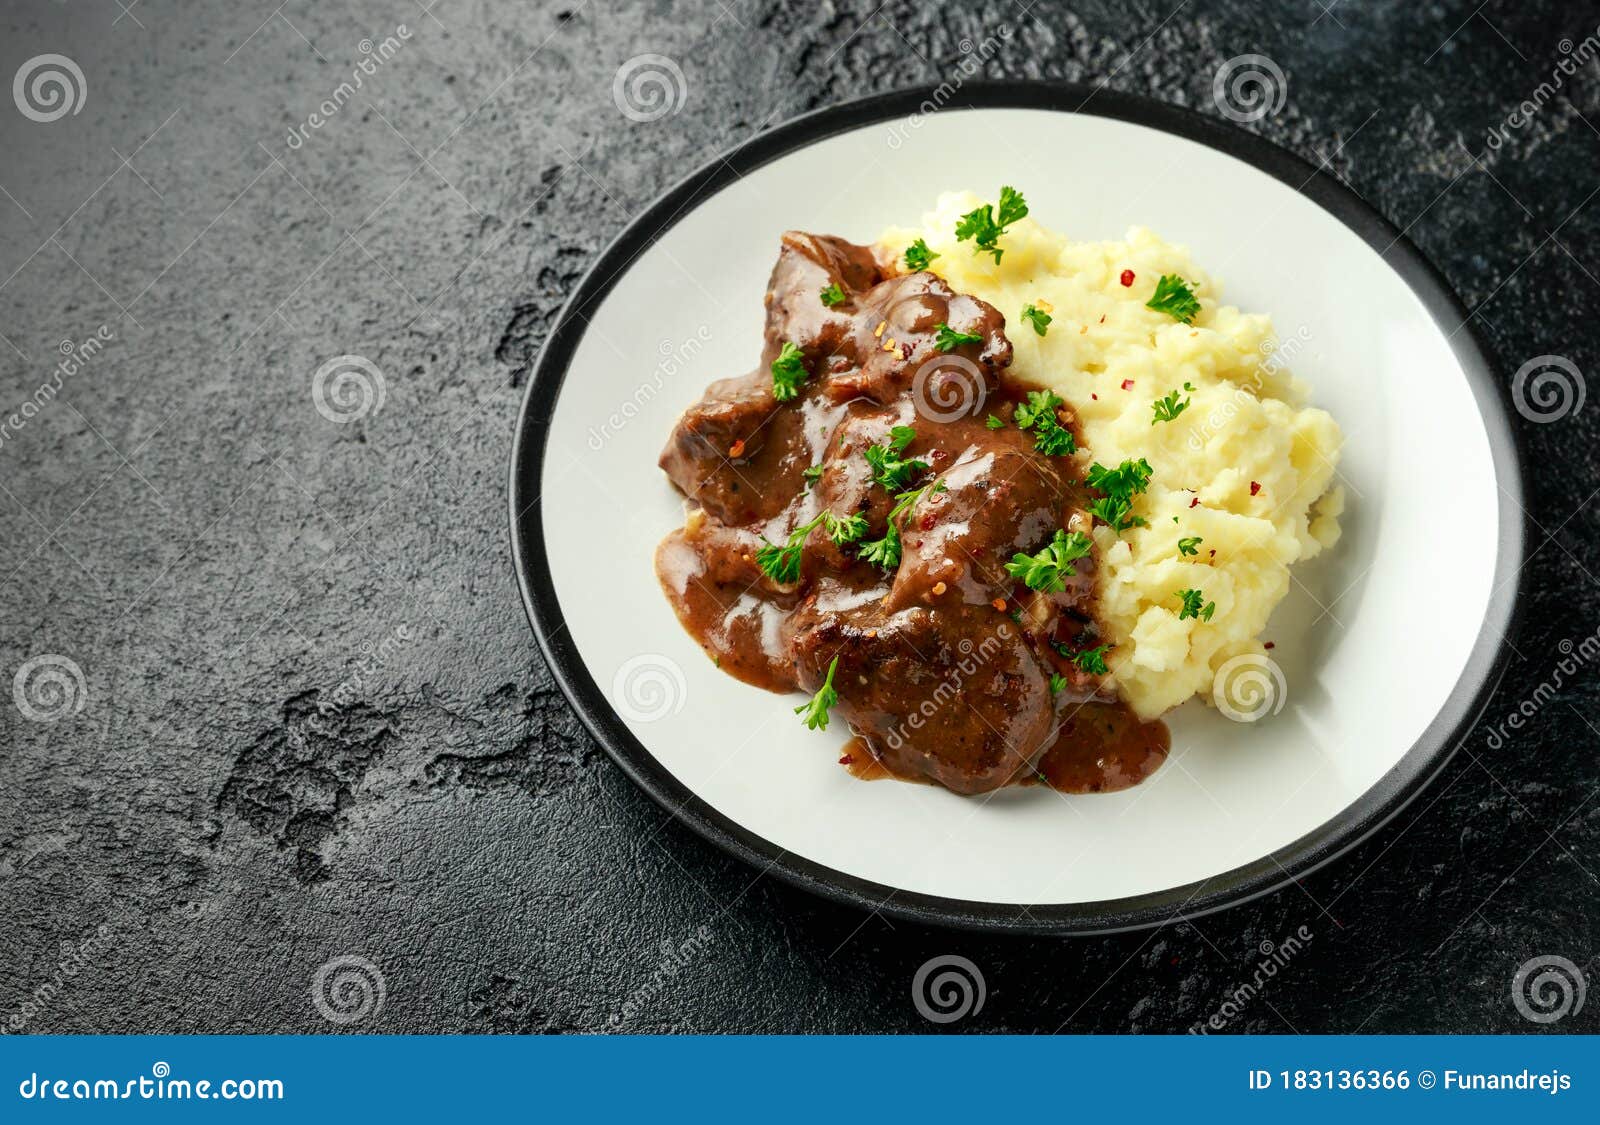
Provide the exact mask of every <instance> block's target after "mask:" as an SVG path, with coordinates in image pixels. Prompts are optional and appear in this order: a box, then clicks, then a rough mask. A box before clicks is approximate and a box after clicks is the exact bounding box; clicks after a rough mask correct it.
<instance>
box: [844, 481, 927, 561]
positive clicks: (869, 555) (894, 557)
mask: <svg viewBox="0 0 1600 1125" xmlns="http://www.w3.org/2000/svg"><path fill="white" fill-rule="evenodd" d="M944 490H945V484H944V481H938V482H937V483H934V484H925V485H923V486H922V487H921V488H913V489H911V490H910V491H908V492H902V493H900V494H898V495H897V496H896V497H895V506H894V507H893V508H891V509H889V519H888V526H887V527H886V528H885V529H884V533H883V538H882V539H874V540H873V541H872V542H870V543H863V544H862V545H861V550H860V552H859V557H860V558H862V559H865V560H866V561H867V562H869V563H872V564H873V565H874V566H877V567H882V568H883V569H884V570H894V569H895V568H896V567H898V566H899V565H900V555H901V552H902V547H903V545H902V543H901V541H900V522H901V520H902V519H903V518H904V516H905V514H906V513H907V512H909V511H911V509H912V508H913V507H915V506H916V503H917V501H919V500H921V499H922V498H923V497H924V496H926V495H927V494H928V493H929V492H934V493H939V492H943V491H944Z"/></svg>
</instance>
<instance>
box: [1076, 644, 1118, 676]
mask: <svg viewBox="0 0 1600 1125" xmlns="http://www.w3.org/2000/svg"><path fill="white" fill-rule="evenodd" d="M1110 648H1111V646H1110V645H1109V644H1104V645H1095V646H1094V648H1086V649H1084V650H1083V651H1082V652H1079V653H1074V654H1073V657H1072V662H1073V663H1074V664H1076V665H1077V666H1078V667H1079V668H1082V669H1083V670H1084V671H1085V672H1087V673H1089V674H1090V675H1091V676H1103V675H1105V674H1106V652H1107V650H1108V649H1110Z"/></svg>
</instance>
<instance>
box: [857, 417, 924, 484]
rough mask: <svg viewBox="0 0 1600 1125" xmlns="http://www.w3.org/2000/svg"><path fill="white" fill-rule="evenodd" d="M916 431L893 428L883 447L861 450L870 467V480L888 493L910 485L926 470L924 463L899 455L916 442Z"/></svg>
mask: <svg viewBox="0 0 1600 1125" xmlns="http://www.w3.org/2000/svg"><path fill="white" fill-rule="evenodd" d="M916 437H917V431H916V430H915V429H913V428H912V427H910V426H895V427H894V428H893V429H891V430H890V431H889V441H888V442H887V444H884V445H869V446H867V448H866V449H865V450H863V456H865V457H866V459H867V464H869V465H871V466H872V479H873V480H874V481H875V482H876V483H878V484H881V485H883V487H885V488H887V489H888V490H889V491H890V492H899V491H900V490H901V489H903V488H905V486H906V485H908V484H910V483H911V478H912V477H914V476H916V475H917V474H918V473H920V472H923V471H925V470H926V469H927V468H928V463H927V462H926V461H916V460H909V461H908V460H906V459H905V458H903V457H901V456H900V454H902V453H904V452H905V450H906V446H908V445H910V444H911V443H912V442H913V441H915V440H916Z"/></svg>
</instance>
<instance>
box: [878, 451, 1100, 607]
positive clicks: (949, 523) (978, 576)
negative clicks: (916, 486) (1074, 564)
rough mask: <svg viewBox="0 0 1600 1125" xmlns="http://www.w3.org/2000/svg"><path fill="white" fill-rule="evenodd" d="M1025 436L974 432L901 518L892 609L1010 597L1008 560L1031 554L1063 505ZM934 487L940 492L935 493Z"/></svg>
mask: <svg viewBox="0 0 1600 1125" xmlns="http://www.w3.org/2000/svg"><path fill="white" fill-rule="evenodd" d="M1026 436H1027V435H1025V434H1022V433H1021V432H1020V431H1018V430H1015V429H1009V430H999V431H994V432H988V431H984V432H983V436H982V437H981V438H978V437H977V436H976V435H974V441H973V443H972V444H971V445H968V446H967V447H966V449H964V450H963V451H962V452H961V453H960V454H959V455H958V456H957V457H956V459H955V462H954V464H952V465H951V466H950V467H949V468H948V469H946V470H945V471H944V472H943V473H940V474H939V476H938V478H937V479H936V481H935V488H934V489H929V491H928V492H926V493H924V494H923V497H922V499H921V500H919V501H918V502H917V504H916V505H915V506H914V507H913V508H912V509H911V510H910V511H909V512H908V513H907V514H906V517H905V521H904V530H903V531H902V532H901V536H900V538H901V542H902V544H903V554H902V557H901V562H900V569H899V571H898V573H896V575H895V580H894V590H893V592H892V593H891V594H890V595H889V605H888V608H889V610H890V611H891V612H892V611H894V610H898V609H904V608H906V607H907V606H911V605H918V604H930V603H938V604H943V602H945V601H947V600H955V601H965V602H969V603H973V604H988V603H990V602H992V601H994V600H995V598H997V597H998V598H1005V597H1008V596H1009V594H1010V591H1011V589H1012V587H1013V586H1015V585H1016V579H1015V578H1012V577H1011V575H1010V574H1008V573H1007V572H1006V563H1008V562H1010V561H1011V556H1012V555H1013V554H1015V553H1016V552H1018V551H1029V552H1031V551H1036V550H1038V549H1039V548H1040V547H1042V546H1043V545H1044V544H1045V543H1048V542H1049V541H1050V537H1051V536H1052V535H1054V534H1055V532H1056V529H1057V528H1059V527H1060V526H1061V509H1062V506H1063V504H1064V503H1065V501H1066V486H1065V484H1064V483H1063V482H1062V480H1061V477H1060V475H1059V474H1058V472H1057V471H1056V469H1055V468H1054V467H1053V466H1052V465H1051V464H1050V463H1049V462H1048V461H1047V460H1046V459H1045V458H1041V457H1038V456H1036V455H1035V454H1033V453H1032V452H1031V451H1030V450H1029V449H1028V448H1027V447H1026V445H1025V444H1024V441H1025V439H1026ZM939 485H943V486H944V489H943V491H936V489H937V487H938V486H939ZM1070 581H1072V580H1069V582H1070ZM940 583H943V584H944V586H943V588H942V589H941V588H940V586H939V584H940ZM936 589H938V590H939V591H940V592H939V593H938V594H935V593H934V592H933V591H934V590H936Z"/></svg>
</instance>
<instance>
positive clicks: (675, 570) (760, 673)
mask: <svg viewBox="0 0 1600 1125" xmlns="http://www.w3.org/2000/svg"><path fill="white" fill-rule="evenodd" d="M760 548H761V540H760V538H759V537H758V536H756V535H755V534H754V533H753V532H749V531H740V530H735V529H732V528H728V527H725V526H723V525H722V524H720V523H718V522H717V521H715V520H712V519H708V518H707V517H706V514H705V513H704V512H695V513H692V514H691V515H690V517H689V520H688V522H687V523H686V524H685V525H684V526H683V527H681V528H679V529H678V530H677V531H674V532H673V533H672V534H671V535H668V536H667V537H666V538H665V539H663V540H662V541H661V545H660V546H659V547H657V548H656V576H657V577H658V578H659V579H660V580H661V586H662V589H664V590H665V591H666V592H667V595H668V600H670V601H671V602H672V607H673V609H674V610H676V611H677V614H678V619H679V620H680V621H681V622H683V627H684V628H685V629H687V630H688V631H689V632H690V634H691V635H693V636H694V637H695V639H696V640H698V641H699V642H700V646H701V647H702V648H704V649H705V650H706V655H708V656H710V657H711V659H712V660H714V661H716V663H717V666H718V667H719V668H721V669H722V670H723V671H724V672H727V673H728V674H729V675H731V676H735V677H737V678H739V679H741V680H743V681H744V682H745V683H747V684H754V685H755V686H757V687H764V688H766V689H767V690H769V691H792V690H793V689H794V688H795V686H796V683H795V678H794V662H793V660H792V659H791V658H790V656H789V652H788V649H787V647H786V645H785V643H784V641H783V632H784V630H783V622H784V619H785V618H786V617H787V616H788V613H789V609H790V607H792V606H793V604H794V602H795V595H794V594H793V593H792V592H786V591H784V590H783V589H781V588H780V587H778V586H776V585H774V584H773V582H772V581H771V580H770V579H769V578H767V576H766V575H765V574H763V573H762V572H761V568H760V567H758V566H757V565H756V561H755V557H756V552H757V551H758V550H759V549H760Z"/></svg>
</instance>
